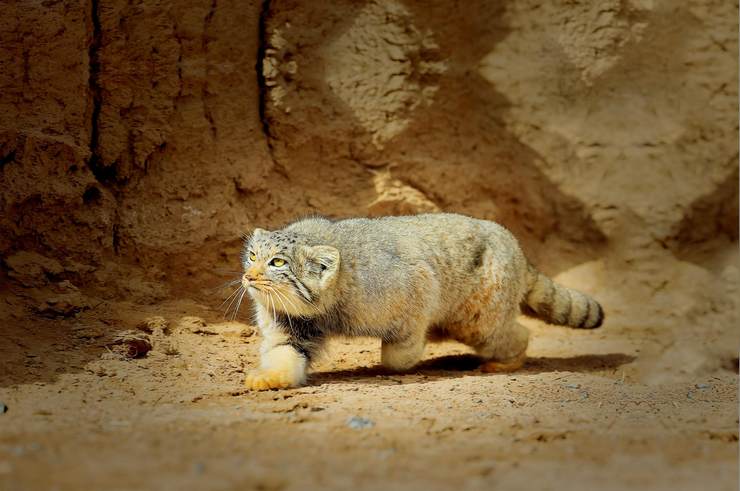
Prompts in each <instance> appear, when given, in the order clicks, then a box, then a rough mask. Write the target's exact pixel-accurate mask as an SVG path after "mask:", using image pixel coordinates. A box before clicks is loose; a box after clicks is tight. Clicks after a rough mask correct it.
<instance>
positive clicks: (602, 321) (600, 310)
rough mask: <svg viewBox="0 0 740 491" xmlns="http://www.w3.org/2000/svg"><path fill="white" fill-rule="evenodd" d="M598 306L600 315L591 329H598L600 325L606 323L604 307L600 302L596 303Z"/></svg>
mask: <svg viewBox="0 0 740 491" xmlns="http://www.w3.org/2000/svg"><path fill="white" fill-rule="evenodd" d="M596 306H597V307H599V315H598V316H597V317H596V323H594V325H593V326H591V329H596V328H598V327H601V325H602V324H603V323H604V309H603V308H602V307H601V304H600V303H598V302H597V303H596Z"/></svg>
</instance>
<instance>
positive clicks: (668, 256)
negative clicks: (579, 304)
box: [0, 0, 740, 491]
mask: <svg viewBox="0 0 740 491" xmlns="http://www.w3.org/2000/svg"><path fill="white" fill-rule="evenodd" d="M0 14H2V15H1V17H2V18H3V20H4V21H3V22H1V23H0V491H5V490H14V491H15V490H37V489H38V490H56V489H58V490H87V489H100V490H103V489H104V490H140V489H157V490H159V489H214V490H227V489H234V490H242V489H258V490H278V489H286V490H291V489H348V488H356V489H466V490H467V489H479V488H480V489H509V490H511V489H527V490H536V489H558V490H560V489H569V490H570V489H574V490H575V489H596V488H598V489H615V490H617V489H620V490H622V489H651V490H652V489H656V490H661V489H665V490H679V489H681V490H683V489H685V490H695V489H712V490H714V489H717V490H735V489H737V487H738V348H739V347H740V330H739V329H738V328H737V326H738V325H740V254H739V251H738V115H737V107H738V93H737V88H738V5H737V4H736V3H732V2H727V1H725V0H695V1H692V2H675V1H672V0H654V1H652V0H594V1H590V0H589V1H581V0H557V1H552V2H541V1H539V0H521V1H515V2H514V1H506V0H503V1H492V0H470V1H466V2H450V1H447V0H425V1H420V0H364V1H362V2H360V1H354V0H353V1H350V0H336V1H333V2H309V1H297V0H260V1H257V0H172V1H167V2H162V1H159V0H137V1H131V0H59V1H45V2H28V1H25V0H3V1H2V2H0ZM436 211H446V212H456V213H463V214H467V215H471V216H475V217H477V218H482V219H489V220H494V221H497V222H499V223H501V224H503V225H504V226H506V227H507V228H509V229H510V230H511V231H512V232H513V233H514V234H515V235H516V236H517V238H518V239H519V241H520V242H521V245H522V248H523V250H524V251H525V253H526V254H527V256H528V258H529V259H530V260H531V261H532V262H533V263H534V264H535V265H536V266H537V267H538V268H539V269H540V270H542V271H543V272H545V273H547V274H548V275H550V276H552V277H554V278H555V279H556V280H557V281H559V282H561V283H563V284H565V285H567V286H570V287H573V288H576V289H579V290H582V291H584V292H586V293H588V294H590V295H592V296H594V297H595V298H596V299H597V300H598V301H599V302H600V303H601V304H602V305H603V306H604V310H605V312H606V321H605V324H604V326H603V327H602V328H601V329H599V330H596V331H592V332H583V331H576V330H569V329H565V328H557V327H550V326H545V325H544V324H541V323H539V322H537V321H528V320H524V321H523V322H525V323H526V324H527V326H528V327H530V329H531V330H532V332H533V336H532V343H531V345H530V348H529V352H528V354H529V360H528V362H527V364H526V365H525V366H524V367H523V368H522V369H521V370H519V371H518V372H515V373H511V374H490V373H482V372H481V371H480V370H479V369H478V367H477V365H478V364H477V360H475V358H473V357H472V355H471V354H470V352H469V351H468V350H467V348H465V347H464V346H460V345H456V344H442V345H431V346H429V347H428V348H427V353H426V356H425V361H424V362H423V363H422V364H421V365H420V366H419V367H417V368H415V369H414V370H412V371H411V372H410V373H407V374H390V373H386V372H384V371H383V370H382V369H381V368H380V367H378V362H379V358H380V355H379V342H378V341H373V340H362V339H360V340H357V339H355V340H337V341H335V342H334V343H333V346H332V349H331V351H330V354H329V355H328V356H327V357H326V358H325V359H324V360H323V361H321V362H320V363H319V364H318V365H317V366H316V367H315V370H314V373H313V375H312V376H311V377H310V379H309V384H308V385H307V386H306V387H302V388H298V389H293V390H286V391H271V392H263V393H248V392H245V391H244V390H243V389H242V381H243V379H244V376H245V372H246V370H248V369H249V368H250V367H252V366H254V365H255V363H256V359H257V356H256V353H257V346H258V343H259V336H258V335H257V334H256V333H255V329H254V327H253V326H251V325H250V324H249V322H250V315H249V309H250V306H249V305H246V304H245V305H243V306H242V309H241V311H240V312H239V313H238V315H237V316H236V317H235V319H234V320H227V318H228V319H231V315H232V314H233V304H231V305H230V304H229V302H228V301H227V302H226V303H225V304H224V303H222V302H223V301H224V300H228V295H229V293H230V292H229V291H228V290H225V289H223V288H221V285H222V284H224V283H226V282H228V281H229V280H232V279H233V278H234V277H235V275H238V274H239V272H238V269H239V268H240V266H239V254H240V249H241V239H240V237H241V236H242V234H244V233H248V232H250V231H251V230H252V229H253V228H255V227H261V228H266V229H273V228H276V227H279V226H281V225H283V224H285V223H286V222H288V221H290V220H293V219H295V218H297V217H300V216H305V215H312V214H321V215H325V216H328V217H332V218H342V217H349V216H378V215H387V214H396V215H397V214H413V213H422V212H436Z"/></svg>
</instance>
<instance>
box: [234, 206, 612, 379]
mask: <svg viewBox="0 0 740 491" xmlns="http://www.w3.org/2000/svg"><path fill="white" fill-rule="evenodd" d="M243 262H244V275H243V276H242V280H241V282H242V286H243V287H244V289H246V291H247V292H249V295H250V296H251V298H252V300H253V305H254V307H255V314H256V321H257V324H258V327H259V330H260V331H261V334H262V338H263V339H262V344H261V347H260V354H261V360H260V367H259V368H258V369H256V370H253V371H252V372H250V373H249V374H248V376H247V378H246V386H247V388H249V389H252V390H266V389H274V388H284V387H295V386H299V385H302V384H304V383H305V382H306V373H307V370H308V368H309V366H310V364H311V362H312V361H313V360H314V359H315V357H316V356H317V354H318V353H319V352H320V351H321V350H322V347H323V346H324V344H325V343H326V341H327V340H328V339H329V338H330V337H332V336H373V337H377V338H380V339H381V340H382V347H381V363H382V365H384V366H385V367H387V368H389V369H392V370H399V371H402V370H407V369H409V368H411V367H413V366H414V365H415V364H416V363H417V362H418V361H419V360H420V359H421V357H422V353H423V351H424V346H425V343H426V342H427V340H440V339H453V340H457V341H459V342H462V343H464V344H466V345H468V346H471V347H472V348H474V349H475V351H476V352H477V354H478V355H479V356H480V357H481V358H482V359H483V360H484V361H487V362H488V368H491V369H494V370H495V369H516V368H518V367H519V366H521V364H522V363H523V362H524V358H525V351H526V349H527V343H528V339H529V332H528V330H527V329H526V328H525V327H524V326H522V325H521V324H519V323H517V316H518V315H519V314H520V313H524V314H525V315H530V316H534V317H537V318H539V319H542V320H544V321H546V322H548V323H552V324H558V325H565V326H570V327H575V328H585V329H591V328H596V327H599V326H601V324H602V322H603V320H604V311H603V309H602V308H601V305H599V304H598V303H597V302H596V301H595V300H593V299H592V298H590V297H589V296H587V295H585V294H583V293H580V292H578V291H575V290H572V289H569V288H566V287H564V286H561V285H557V284H555V283H553V282H552V280H550V279H549V278H547V277H546V276H544V275H543V274H542V273H540V272H538V271H537V270H536V269H535V268H534V267H533V266H532V265H531V264H530V263H529V262H528V261H527V259H526V258H525V257H524V254H523V253H522V250H521V249H520V247H519V244H518V242H517V240H516V239H515V238H514V236H513V235H512V234H511V233H510V232H509V231H508V230H506V229H505V228H504V227H502V226H500V225H498V224H496V223H494V222H490V221H486V220H477V219H474V218H470V217H467V216H462V215H454V214H427V215H417V216H401V217H384V218H376V219H367V218H357V219H348V220H341V221H330V220H327V219H323V218H309V219H304V220H300V221H298V222H295V223H292V224H290V225H288V226H287V227H285V228H283V229H281V230H277V231H272V232H269V231H266V230H262V229H256V230H254V232H253V234H252V236H251V237H250V238H249V239H248V240H247V242H246V244H245V247H244V253H243Z"/></svg>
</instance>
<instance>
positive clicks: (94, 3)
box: [87, 0, 116, 184]
mask: <svg viewBox="0 0 740 491" xmlns="http://www.w3.org/2000/svg"><path fill="white" fill-rule="evenodd" d="M90 21H91V24H92V37H91V39H90V46H89V47H88V58H89V60H90V61H89V62H90V77H89V87H90V95H91V97H92V103H93V109H92V115H91V120H92V121H91V127H90V158H89V160H88V163H87V165H88V167H89V168H90V171H92V173H93V175H94V176H95V178H96V179H97V180H98V181H99V182H100V183H101V184H110V183H112V182H114V181H115V178H116V171H115V167H112V166H111V167H106V166H105V165H104V164H103V161H102V159H101V158H100V152H99V150H100V109H101V107H102V105H103V94H102V90H101V87H100V47H101V42H102V28H101V26H100V0H90Z"/></svg>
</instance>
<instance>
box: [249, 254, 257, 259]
mask: <svg viewBox="0 0 740 491" xmlns="http://www.w3.org/2000/svg"><path fill="white" fill-rule="evenodd" d="M249 260H250V261H256V260H257V254H255V253H254V252H250V253H249Z"/></svg>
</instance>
